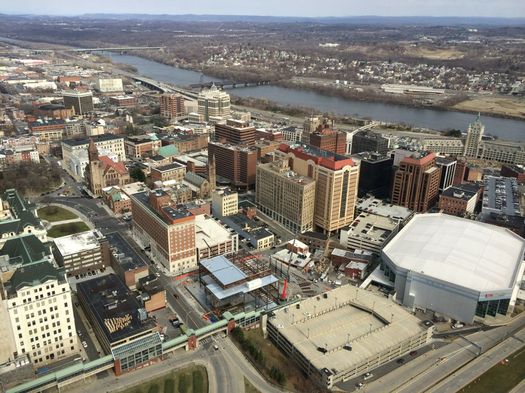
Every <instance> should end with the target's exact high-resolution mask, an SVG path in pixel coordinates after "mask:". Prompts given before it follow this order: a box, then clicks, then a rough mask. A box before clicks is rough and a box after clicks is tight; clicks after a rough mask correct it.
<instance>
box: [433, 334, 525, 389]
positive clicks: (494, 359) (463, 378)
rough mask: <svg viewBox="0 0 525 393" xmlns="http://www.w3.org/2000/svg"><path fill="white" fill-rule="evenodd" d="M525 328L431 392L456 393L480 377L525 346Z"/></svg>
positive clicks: (443, 381)
mask: <svg viewBox="0 0 525 393" xmlns="http://www.w3.org/2000/svg"><path fill="white" fill-rule="evenodd" d="M524 340H525V330H521V331H519V332H517V333H516V334H514V335H513V336H511V337H509V338H507V339H506V340H505V341H503V342H502V343H501V344H499V345H498V346H496V347H494V348H492V349H490V350H489V351H487V352H485V353H484V354H482V355H481V356H479V357H477V358H476V359H474V360H473V361H472V362H470V363H468V364H467V365H466V366H464V367H463V368H462V369H460V370H458V371H456V372H455V373H454V374H452V375H451V376H449V377H448V378H446V379H444V380H442V381H441V382H440V383H438V384H437V385H436V386H434V387H433V388H432V389H430V390H429V391H428V392H429V393H456V392H457V391H459V390H460V389H461V388H463V387H465V386H466V385H468V384H469V383H470V382H472V381H473V380H475V379H476V378H478V377H480V376H481V375H482V374H483V373H485V372H486V371H488V370H489V369H490V368H492V367H493V366H495V365H496V364H498V363H499V362H501V361H502V360H503V359H505V358H506V357H508V356H510V355H512V354H513V353H514V352H516V351H518V350H519V349H521V348H523V347H524V346H525V341H524Z"/></svg>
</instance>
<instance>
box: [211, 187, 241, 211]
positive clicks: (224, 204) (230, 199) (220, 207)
mask: <svg viewBox="0 0 525 393" xmlns="http://www.w3.org/2000/svg"><path fill="white" fill-rule="evenodd" d="M211 200H212V211H213V213H214V214H217V215H219V216H222V217H225V216H231V215H234V214H237V213H239V195H238V194H237V193H236V192H233V191H231V190H228V189H226V190H216V191H214V192H213V193H212V194H211Z"/></svg>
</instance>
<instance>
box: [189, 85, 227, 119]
mask: <svg viewBox="0 0 525 393" xmlns="http://www.w3.org/2000/svg"><path fill="white" fill-rule="evenodd" d="M197 102H198V111H199V115H201V116H202V117H203V118H204V120H205V121H214V120H221V119H225V118H228V117H230V95H229V94H228V93H226V92H225V91H222V90H219V89H218V88H217V87H216V86H215V85H213V86H212V87H211V88H210V89H208V90H203V91H202V92H201V93H200V94H199V97H198V99H197Z"/></svg>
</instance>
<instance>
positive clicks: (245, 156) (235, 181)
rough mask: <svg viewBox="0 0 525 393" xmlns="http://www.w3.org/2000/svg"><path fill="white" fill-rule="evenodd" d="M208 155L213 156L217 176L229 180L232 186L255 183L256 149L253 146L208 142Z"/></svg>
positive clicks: (241, 186)
mask: <svg viewBox="0 0 525 393" xmlns="http://www.w3.org/2000/svg"><path fill="white" fill-rule="evenodd" d="M208 156H209V157H215V160H216V163H217V166H216V169H217V170H216V172H217V176H221V177H223V178H225V179H228V180H230V182H231V183H232V185H233V186H235V187H238V188H249V187H252V186H253V185H254V184H255V167H256V166H257V149H255V148H254V147H250V148H248V147H241V146H234V145H227V144H223V143H219V142H210V143H209V144H208Z"/></svg>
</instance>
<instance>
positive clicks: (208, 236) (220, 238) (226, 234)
mask: <svg viewBox="0 0 525 393" xmlns="http://www.w3.org/2000/svg"><path fill="white" fill-rule="evenodd" d="M231 237H232V233H231V232H230V231H229V230H227V229H226V228H224V227H223V226H222V225H221V224H219V223H218V222H217V221H215V220H214V219H213V218H211V217H206V216H205V215H204V214H200V215H198V216H196V217H195V247H197V248H198V249H205V248H207V247H208V246H210V247H211V246H213V245H216V244H220V243H224V242H227V241H229V240H230V239H231Z"/></svg>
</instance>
